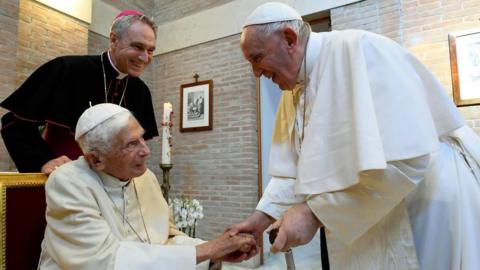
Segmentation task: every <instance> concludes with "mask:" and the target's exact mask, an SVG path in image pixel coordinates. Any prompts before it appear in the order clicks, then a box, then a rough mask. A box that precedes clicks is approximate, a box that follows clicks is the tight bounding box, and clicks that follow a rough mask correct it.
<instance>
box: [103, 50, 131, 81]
mask: <svg viewBox="0 0 480 270" xmlns="http://www.w3.org/2000/svg"><path fill="white" fill-rule="evenodd" d="M107 56H108V61H110V65H112V67H113V68H114V69H115V71H117V72H118V76H117V79H119V80H122V79H123V78H125V76H127V75H128V74H127V73H122V72H121V71H120V70H118V68H117V67H116V66H115V64H114V63H113V62H112V57H110V50H108V51H107Z"/></svg>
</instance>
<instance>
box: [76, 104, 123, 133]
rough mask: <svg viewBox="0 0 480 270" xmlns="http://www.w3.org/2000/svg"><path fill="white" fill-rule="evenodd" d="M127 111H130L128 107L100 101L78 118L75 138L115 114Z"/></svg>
mask: <svg viewBox="0 0 480 270" xmlns="http://www.w3.org/2000/svg"><path fill="white" fill-rule="evenodd" d="M125 111H126V112H128V110H127V109H125V108H123V107H122V106H119V105H116V104H113V103H100V104H97V105H95V106H92V107H90V108H88V109H86V110H85V111H84V112H83V113H82V115H81V116H80V118H79V119H78V122H77V126H76V128H75V140H78V138H80V137H81V136H82V135H84V134H85V133H87V132H89V131H90V130H92V129H93V128H95V127H96V126H98V125H100V124H101V123H103V122H105V121H106V120H108V119H110V118H111V117H113V116H114V115H116V114H118V113H121V112H125Z"/></svg>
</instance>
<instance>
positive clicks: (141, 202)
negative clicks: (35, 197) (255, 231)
mask: <svg viewBox="0 0 480 270" xmlns="http://www.w3.org/2000/svg"><path fill="white" fill-rule="evenodd" d="M144 132H145V131H144V129H143V128H142V127H141V126H140V124H139V123H138V121H137V120H136V119H135V118H134V117H133V116H132V114H131V113H130V111H128V110H127V109H125V108H123V107H121V106H119V105H115V104H111V103H102V104H98V105H95V106H93V107H91V108H89V109H87V110H86V111H85V112H84V113H83V114H82V115H81V116H80V118H79V120H78V123H77V125H76V129H75V139H76V140H77V142H78V143H79V145H80V147H81V148H82V150H83V152H84V153H85V154H84V156H82V157H80V158H78V159H77V160H75V161H72V162H68V163H66V164H64V165H62V166H60V167H59V168H58V169H56V170H55V171H54V172H53V173H52V174H51V175H50V177H49V178H48V181H47V184H46V187H45V193H46V200H47V210H46V219H47V227H46V229H45V238H44V240H43V242H42V253H41V255H40V262H39V269H70V270H75V269H88V270H90V269H115V270H123V269H125V270H127V269H128V270H131V269H157V270H172V269H178V270H194V269H198V270H200V269H202V270H206V269H208V268H209V265H212V266H213V265H214V264H212V263H213V262H221V261H222V260H232V261H234V260H241V259H242V258H245V257H246V256H247V255H248V254H243V253H242V251H244V252H245V253H248V252H249V248H250V247H251V246H255V240H254V239H253V237H251V236H250V235H239V236H238V237H237V236H233V237H232V236H230V235H229V234H228V233H224V234H223V235H221V236H220V237H218V238H216V239H214V240H211V241H209V242H205V241H202V240H200V239H194V238H190V237H187V236H186V235H185V234H184V233H182V232H180V231H179V230H178V229H177V228H176V227H175V225H174V224H173V219H172V215H171V212H170V211H169V208H168V205H167V203H166V201H165V199H164V198H163V196H162V192H161V190H160V186H159V184H158V182H157V179H156V177H155V175H154V174H153V173H152V172H151V171H150V170H148V169H147V167H146V160H147V157H148V156H149V154H150V150H149V149H148V146H147V145H146V144H145V140H144V139H143V133H144ZM239 249H240V250H239ZM235 251H237V252H236V253H234V254H233V252H235ZM209 261H210V263H209Z"/></svg>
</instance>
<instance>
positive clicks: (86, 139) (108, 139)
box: [77, 111, 133, 153]
mask: <svg viewBox="0 0 480 270" xmlns="http://www.w3.org/2000/svg"><path fill="white" fill-rule="evenodd" d="M130 118H133V115H132V113H131V112H130V111H123V112H120V113H117V114H115V115H114V116H112V117H111V118H109V119H107V120H106V121H104V122H102V123H100V124H99V125H98V126H96V127H94V128H93V129H91V130H90V131H88V132H87V133H85V134H84V135H82V136H81V137H80V138H78V139H77V142H78V144H79V145H80V148H81V149H82V151H83V153H88V152H91V151H94V150H96V151H99V152H101V153H108V152H110V151H111V150H112V147H113V143H114V142H115V139H114V138H115V136H116V135H118V133H119V132H120V131H121V130H122V129H123V128H125V127H126V126H127V124H128V121H129V120H130Z"/></svg>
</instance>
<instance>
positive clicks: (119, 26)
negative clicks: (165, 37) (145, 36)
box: [110, 15, 158, 39]
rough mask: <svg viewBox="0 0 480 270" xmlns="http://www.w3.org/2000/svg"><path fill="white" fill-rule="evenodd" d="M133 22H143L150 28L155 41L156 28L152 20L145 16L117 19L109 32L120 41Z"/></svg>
mask: <svg viewBox="0 0 480 270" xmlns="http://www.w3.org/2000/svg"><path fill="white" fill-rule="evenodd" d="M134 22H143V23H145V24H147V25H148V26H150V28H152V30H153V33H154V34H155V39H156V38H157V28H158V26H157V25H156V24H155V22H154V21H153V19H152V18H149V17H147V16H145V15H127V16H122V17H119V18H117V19H116V20H115V21H114V22H113V24H112V27H111V28H110V31H111V32H113V33H115V34H116V35H117V36H118V38H119V39H122V38H123V36H124V35H125V34H126V33H127V32H128V30H129V29H130V27H131V26H132V24H133V23H134Z"/></svg>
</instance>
